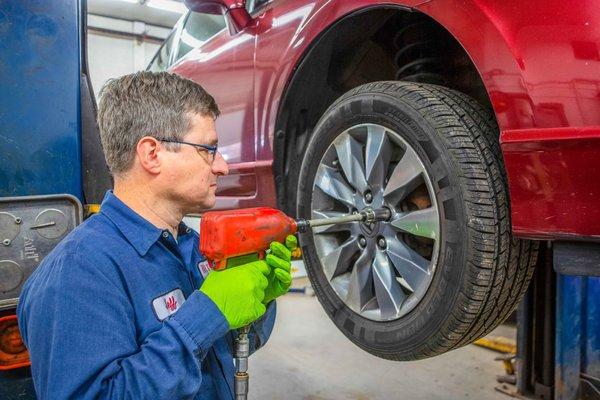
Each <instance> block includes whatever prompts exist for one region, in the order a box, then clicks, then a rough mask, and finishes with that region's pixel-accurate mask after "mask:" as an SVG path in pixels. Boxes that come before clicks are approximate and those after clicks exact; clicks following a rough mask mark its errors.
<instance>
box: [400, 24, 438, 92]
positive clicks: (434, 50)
mask: <svg viewBox="0 0 600 400" xmlns="http://www.w3.org/2000/svg"><path fill="white" fill-rule="evenodd" d="M437 39H438V35H437V29H436V28H435V26H433V24H432V23H431V22H430V21H427V20H425V19H422V20H417V21H413V22H411V23H409V24H407V25H405V26H404V27H402V29H400V30H399V31H398V33H397V34H396V36H395V37H394V45H395V46H396V48H397V49H398V51H397V52H396V56H395V57H394V62H395V63H396V65H397V66H398V70H397V71H396V79H397V80H403V81H411V82H425V83H434V84H438V85H443V84H445V83H446V79H445V78H444V75H443V74H442V72H443V71H444V57H443V56H442V55H441V52H442V49H440V46H439V43H440V41H439V40H437Z"/></svg>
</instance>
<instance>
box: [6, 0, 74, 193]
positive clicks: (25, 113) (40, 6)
mask: <svg viewBox="0 0 600 400" xmlns="http://www.w3.org/2000/svg"><path fill="white" fill-rule="evenodd" d="M79 13H80V9H79V2H78V1H76V0H61V1H47V0H37V1H36V0H25V1H24V0H5V1H3V2H2V3H0V88H1V90H0V165H1V168H0V197H8V196H25V195H43V194H55V193H69V194H71V195H73V196H75V197H78V198H79V199H80V200H82V193H81V192H82V189H81V187H82V183H81V176H82V174H81V139H80V109H79V108H80V89H79V88H80V43H79V40H80V27H81V26H80V23H81V22H80V21H81V18H80V15H79Z"/></svg>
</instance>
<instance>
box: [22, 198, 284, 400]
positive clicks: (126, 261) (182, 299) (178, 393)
mask: <svg viewBox="0 0 600 400" xmlns="http://www.w3.org/2000/svg"><path fill="white" fill-rule="evenodd" d="M203 260H204V258H203V257H202V256H201V254H200V252H199V250H198V234H197V233H196V232H195V231H193V230H191V229H190V228H188V227H187V226H185V224H183V223H182V224H181V225H180V227H179V232H178V238H177V240H175V239H174V238H173V236H172V235H171V234H170V233H169V232H168V231H166V230H161V229H159V228H157V227H155V226H154V225H152V224H151V223H150V222H148V221H147V220H145V219H144V218H142V217H141V216H140V215H138V214H137V213H135V212H134V211H133V210H132V209H130V208H129V207H127V206H126V205H125V204H124V203H123V202H122V201H121V200H119V199H118V198H117V197H116V196H115V195H114V194H113V193H112V192H108V193H107V194H106V196H105V198H104V201H103V202H102V206H101V211H100V213H99V214H97V215H94V216H92V217H90V218H88V219H87V220H86V221H85V222H84V223H83V224H81V225H80V226H78V227H77V228H76V229H75V230H73V232H71V233H70V234H69V235H68V236H67V237H66V238H65V239H63V240H62V241H61V242H60V243H59V244H58V245H57V246H56V248H55V249H54V250H53V251H52V252H51V253H50V254H49V255H48V256H47V257H46V258H45V259H44V260H43V261H42V263H41V264H40V266H39V267H38V268H37V269H36V271H35V272H34V273H33V274H32V276H31V277H30V278H29V280H28V281H27V282H26V283H25V286H24V288H23V291H22V293H21V297H20V302H19V306H18V310H17V312H18V319H19V327H20V329H21V334H22V336H23V339H24V342H25V344H26V346H27V348H28V349H29V353H30V357H31V363H32V364H31V372H32V376H33V381H34V386H35V390H36V393H37V396H38V398H40V399H53V400H54V399H67V398H68V399H153V400H156V399H169V400H175V399H216V398H219V399H231V398H233V375H234V373H235V367H234V363H233V356H232V346H233V339H234V335H235V332H233V331H230V330H229V325H228V323H227V321H226V319H225V317H224V316H223V314H222V313H221V312H220V311H219V309H218V308H217V306H216V305H215V303H213V301H212V300H211V299H210V298H208V297H207V296H206V295H205V294H203V293H202V292H200V291H199V290H198V288H199V287H200V286H201V285H202V282H203V277H202V274H201V271H200V270H199V269H200V265H201V263H202V261H203ZM274 322H275V304H274V302H271V304H270V305H269V306H268V307H267V312H266V313H265V315H264V316H263V317H262V318H261V319H260V320H258V321H257V322H255V323H254V324H253V329H252V330H251V332H250V343H251V348H252V350H255V349H257V348H258V347H260V346H261V345H263V344H264V343H265V341H266V340H267V338H268V337H269V335H270V334H271V330H272V328H273V324H274Z"/></svg>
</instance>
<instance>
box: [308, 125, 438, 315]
mask: <svg viewBox="0 0 600 400" xmlns="http://www.w3.org/2000/svg"><path fill="white" fill-rule="evenodd" d="M433 193H434V192H433V187H432V184H431V180H430V178H429V176H428V174H427V171H426V170H425V167H424V165H423V163H422V162H421V160H420V159H419V156H418V155H417V153H416V152H415V150H414V149H413V148H412V147H411V146H410V145H409V144H408V143H407V142H406V141H405V140H404V139H403V138H402V137H401V136H400V135H399V134H397V133H396V132H393V131H391V130H390V129H388V128H385V127H383V126H381V125H376V124H361V125H356V126H353V127H352V128H350V129H348V130H346V131H344V132H342V133H341V134H340V135H339V136H338V137H337V138H336V139H335V141H334V142H333V143H332V144H331V145H330V146H329V148H328V149H327V150H326V152H325V154H324V156H323V158H322V159H321V161H320V164H319V167H318V170H317V174H316V177H315V183H314V186H313V195H312V203H311V209H312V218H332V217H337V216H341V215H344V214H347V213H350V212H356V211H360V210H362V209H365V208H368V207H370V208H373V209H376V208H379V207H384V206H385V207H388V208H390V210H392V218H391V219H390V221H389V222H378V223H375V224H357V223H349V224H344V225H333V226H329V227H321V228H315V229H314V230H313V232H314V241H315V246H316V249H317V255H318V256H319V259H320V262H321V265H322V267H323V272H324V273H325V276H326V277H327V279H328V281H329V283H330V284H331V286H332V288H333V289H334V290H335V292H336V293H337V295H338V296H339V298H340V299H341V300H342V301H343V302H344V303H345V304H346V305H347V306H348V307H349V308H350V309H352V310H353V311H354V312H356V313H359V314H360V315H362V316H363V317H365V318H368V319H371V320H374V321H389V320H394V319H398V318H400V317H402V316H403V315H405V314H407V313H408V312H409V311H410V310H412V309H413V308H414V307H415V306H416V305H417V304H418V302H419V301H420V300H421V299H422V298H423V296H424V295H425V293H426V291H427V288H428V287H429V285H430V283H431V280H432V278H433V274H434V272H435V265H436V261H437V256H438V249H439V240H440V227H439V213H438V207H437V203H436V201H435V196H434V195H433Z"/></svg>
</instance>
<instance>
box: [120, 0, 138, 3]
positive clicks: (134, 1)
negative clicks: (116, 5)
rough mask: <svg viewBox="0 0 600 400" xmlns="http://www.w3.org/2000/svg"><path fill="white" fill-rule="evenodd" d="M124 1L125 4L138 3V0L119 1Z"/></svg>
mask: <svg viewBox="0 0 600 400" xmlns="http://www.w3.org/2000/svg"><path fill="white" fill-rule="evenodd" d="M121 1H124V2H125V3H139V2H140V1H139V0H121Z"/></svg>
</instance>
